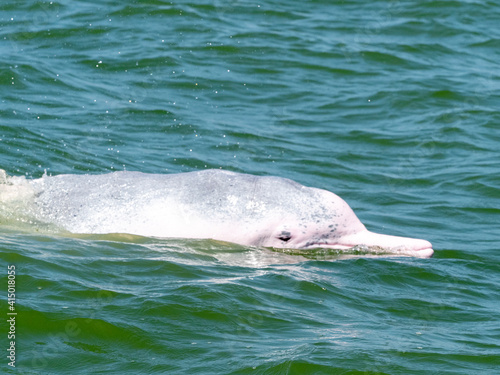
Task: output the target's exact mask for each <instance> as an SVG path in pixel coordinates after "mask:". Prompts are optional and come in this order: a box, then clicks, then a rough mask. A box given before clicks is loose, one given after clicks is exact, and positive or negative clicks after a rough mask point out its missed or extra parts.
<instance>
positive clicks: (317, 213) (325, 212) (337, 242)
mask: <svg viewBox="0 0 500 375" xmlns="http://www.w3.org/2000/svg"><path fill="white" fill-rule="evenodd" d="M318 192H319V196H320V197H321V199H320V201H319V202H318V204H320V206H321V208H320V209H319V210H318V209H317V208H314V207H310V210H311V211H310V213H309V214H307V215H306V214H305V213H304V211H301V213H300V215H297V214H291V215H290V216H288V217H286V218H284V219H283V220H282V222H281V223H280V225H278V226H277V227H276V229H275V230H274V231H273V234H272V235H271V236H270V237H269V238H268V241H266V242H267V244H266V246H270V247H275V248H291V249H313V248H331V249H339V250H346V249H350V248H354V247H360V248H362V249H364V250H366V251H368V252H369V251H370V250H374V251H375V250H376V251H377V252H380V251H382V252H384V253H390V254H397V255H407V256H415V257H420V258H429V257H431V256H432V255H433V254H434V250H433V249H432V245H431V243H430V242H428V241H426V240H421V239H414V238H407V237H397V236H390V235H386V234H379V233H373V232H370V231H368V230H367V229H366V227H365V226H364V225H363V223H361V221H360V220H359V219H358V217H357V216H356V214H355V213H354V212H353V210H352V209H351V208H350V207H349V205H348V204H347V203H346V202H345V201H344V200H343V199H342V198H340V197H339V196H337V195H335V194H333V193H331V192H328V191H324V190H322V191H318Z"/></svg>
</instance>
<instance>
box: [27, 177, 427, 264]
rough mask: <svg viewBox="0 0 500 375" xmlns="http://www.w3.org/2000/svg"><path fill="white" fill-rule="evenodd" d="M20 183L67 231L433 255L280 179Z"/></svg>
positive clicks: (37, 210)
mask: <svg viewBox="0 0 500 375" xmlns="http://www.w3.org/2000/svg"><path fill="white" fill-rule="evenodd" d="M26 181H27V182H28V184H29V186H30V188H31V189H33V203H32V206H31V213H32V215H33V216H35V217H36V219H37V220H40V221H42V222H48V223H52V224H55V225H56V226H58V227H61V228H64V229H66V230H68V231H70V232H72V233H130V234H136V235H142V236H153V237H161V238H166V237H179V238H207V239H209V238H210V239H215V240H222V241H228V242H234V243H238V244H242V245H250V246H262V247H274V248H291V249H312V248H332V249H349V248H352V247H354V246H358V245H359V246H364V247H368V248H370V247H372V248H373V247H377V248H383V249H384V250H387V252H389V253H398V254H404V255H410V256H417V257H431V256H432V254H433V252H434V251H433V249H432V245H431V244H430V243H429V242H428V241H425V240H420V239H412V238H405V237H395V236H389V235H384V234H377V233H373V232H370V231H368V230H367V229H366V228H365V226H364V225H363V224H362V223H361V221H360V220H359V219H358V218H357V217H356V215H355V214H354V212H353V211H352V209H351V208H350V207H349V206H348V205H347V203H346V202H345V201H344V200H343V199H341V198H340V197H338V196H337V195H335V194H333V193H331V192H329V191H326V190H322V189H316V188H311V187H306V186H302V185H300V184H298V183H296V182H294V181H291V180H289V179H286V178H280V177H259V176H253V175H248V174H240V173H233V172H228V171H223V170H203V171H197V172H189V173H180V174H166V175H162V174H145V173H140V172H114V173H110V174H104V175H58V176H53V177H52V176H44V177H42V178H40V179H37V180H31V181H30V180H26Z"/></svg>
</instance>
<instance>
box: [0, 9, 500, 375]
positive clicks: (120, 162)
mask: <svg viewBox="0 0 500 375" xmlns="http://www.w3.org/2000/svg"><path fill="white" fill-rule="evenodd" d="M499 19H500V4H499V3H498V2H497V1H472V0H470V1H454V0H423V1H417V0H404V1H403V0H401V1H400V0H392V1H382V0H375V1H359V0H358V1H356V0H347V1H326V0H313V1H284V0H268V1H265V2H255V1H247V0H233V1H229V0H205V1H201V0H200V1H179V2H168V1H162V0H145V1H140V0H137V1H127V0H125V1H117V0H103V1H96V2H94V1H69V0H59V1H31V0H16V1H4V2H2V3H1V4H0V168H1V169H4V170H5V171H6V173H7V174H8V175H10V176H24V177H25V178H27V179H34V178H40V177H41V176H42V175H43V174H44V173H46V174H48V175H58V174H63V173H70V174H103V173H109V172H113V171H122V170H127V171H141V172H147V173H156V174H162V173H178V172H188V171H194V170H202V169H206V168H222V169H225V170H230V171H235V172H244V173H251V174H256V175H273V176H280V177H286V178H290V179H293V180H295V181H297V182H299V183H301V184H303V185H306V186H313V187H318V188H322V189H326V190H329V191H333V192H335V193H336V194H338V195H339V196H341V197H342V198H343V199H345V200H346V201H347V202H348V203H349V205H350V206H351V207H352V208H353V210H354V211H355V212H356V214H357V215H358V217H359V218H360V219H361V221H362V222H363V223H364V224H365V225H366V226H367V227H368V229H370V230H372V231H375V232H379V233H386V234H392V235H399V236H407V237H415V238H424V239H427V240H429V241H430V242H432V244H433V247H434V250H435V254H434V257H433V258H430V259H418V258H411V257H394V256H392V257H391V256H390V255H384V256H376V255H370V254H357V253H355V252H353V253H351V254H349V253H347V254H341V255H342V256H340V255H338V254H334V253H332V254H328V253H324V252H314V251H312V252H311V253H306V254H297V253H283V252H276V251H273V250H272V249H265V248H252V247H245V246H241V245H235V244H230V243H224V242H218V241H213V240H188V239H186V240H183V239H158V238H147V237H138V236H130V235H127V234H114V235H87V236H71V235H62V234H60V233H57V232H50V231H44V230H40V228H39V227H38V226H33V225H30V223H29V222H26V221H24V220H23V219H22V218H20V217H16V212H15V211H6V210H5V205H4V204H3V202H0V224H1V225H0V284H1V287H0V315H1V321H2V323H1V325H0V343H1V346H0V349H1V350H2V352H3V355H2V356H0V358H1V359H0V373H12V374H107V373H110V374H358V375H360V374H372V375H375V374H391V375H393V374H401V375H403V374H404V375H406V374H446V375H448V374H450V375H451V374H499V373H500V264H499V261H500V174H499V171H500V152H499V149H500V147H499V144H500V63H499V61H500V26H499V25H500V24H499ZM199 199H200V200H202V199H203V196H200V197H199ZM283 199H286V197H283ZM9 266H15V275H14V276H15V279H13V277H11V275H9V274H8V267H9ZM9 280H15V304H13V303H11V301H12V299H8V286H9V285H11V284H12V283H11V284H9V282H10V281H9ZM12 306H13V307H14V308H15V312H16V313H17V315H15V325H14V329H15V339H14V341H15V358H14V359H15V362H12V359H9V358H8V357H7V356H8V355H9V353H10V352H9V348H10V345H11V343H10V342H11V341H13V340H10V339H8V333H9V332H11V331H9V330H10V329H11V327H12V326H13V325H12V324H11V323H9V322H7V320H8V319H10V318H11V317H12V316H13V315H8V314H9V311H10V312H12V311H14V310H9V308H10V307H12ZM11 333H12V332H11ZM6 354H7V356H6ZM9 363H11V364H14V365H15V368H13V367H12V365H9Z"/></svg>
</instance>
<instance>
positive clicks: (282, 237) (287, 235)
mask: <svg viewBox="0 0 500 375" xmlns="http://www.w3.org/2000/svg"><path fill="white" fill-rule="evenodd" d="M278 238H279V239H280V240H281V241H285V242H287V241H289V240H290V239H291V238H292V234H291V233H290V232H285V231H283V232H281V234H280V235H279V237H278Z"/></svg>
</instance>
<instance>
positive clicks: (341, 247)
mask: <svg viewBox="0 0 500 375" xmlns="http://www.w3.org/2000/svg"><path fill="white" fill-rule="evenodd" d="M314 248H324V249H332V250H349V249H353V250H365V251H370V250H372V251H377V252H379V251H385V252H388V253H407V254H411V253H422V254H423V253H429V254H431V255H432V254H433V253H434V250H433V249H432V247H428V246H427V247H421V248H417V249H410V248H408V247H406V246H404V245H402V246H393V247H386V246H379V245H366V244H355V245H354V244H349V245H346V244H338V243H334V244H330V243H324V242H308V243H307V244H305V245H304V246H303V247H302V249H314Z"/></svg>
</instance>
